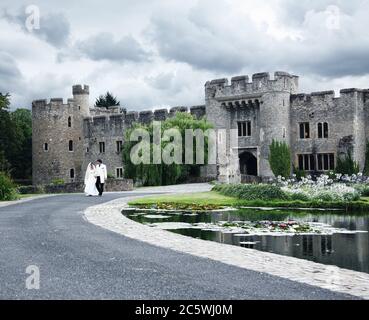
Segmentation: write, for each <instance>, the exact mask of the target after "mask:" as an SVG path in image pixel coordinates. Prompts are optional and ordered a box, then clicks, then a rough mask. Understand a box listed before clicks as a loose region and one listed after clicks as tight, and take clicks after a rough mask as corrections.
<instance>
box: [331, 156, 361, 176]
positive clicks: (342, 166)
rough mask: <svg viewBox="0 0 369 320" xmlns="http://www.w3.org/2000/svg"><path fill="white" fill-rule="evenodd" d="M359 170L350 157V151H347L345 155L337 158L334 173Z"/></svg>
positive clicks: (349, 172)
mask: <svg viewBox="0 0 369 320" xmlns="http://www.w3.org/2000/svg"><path fill="white" fill-rule="evenodd" d="M359 171H360V168H359V164H358V163H357V162H356V161H354V159H352V156H351V152H348V153H347V155H346V156H345V157H338V158H337V166H336V170H335V172H336V173H340V174H348V175H352V174H357V173H359Z"/></svg>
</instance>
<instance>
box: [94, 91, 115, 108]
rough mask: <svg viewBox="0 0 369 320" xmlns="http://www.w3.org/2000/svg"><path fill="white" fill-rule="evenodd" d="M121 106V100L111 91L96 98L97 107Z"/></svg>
mask: <svg viewBox="0 0 369 320" xmlns="http://www.w3.org/2000/svg"><path fill="white" fill-rule="evenodd" d="M115 106H120V101H117V98H116V97H114V96H113V95H112V94H111V93H110V92H109V91H108V92H107V93H106V94H105V95H101V96H100V97H98V98H97V99H96V102H95V107H97V108H106V109H109V108H110V107H115Z"/></svg>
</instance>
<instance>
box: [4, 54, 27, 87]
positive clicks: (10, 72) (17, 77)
mask: <svg viewBox="0 0 369 320" xmlns="http://www.w3.org/2000/svg"><path fill="white" fill-rule="evenodd" d="M22 82H23V76H22V73H21V72H20V70H19V68H18V66H17V63H16V61H15V60H14V59H13V58H12V57H11V56H10V55H9V54H7V53H6V52H3V51H0V92H3V93H4V92H12V91H13V90H17V89H19V87H21V86H22Z"/></svg>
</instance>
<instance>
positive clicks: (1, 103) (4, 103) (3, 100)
mask: <svg viewBox="0 0 369 320" xmlns="http://www.w3.org/2000/svg"><path fill="white" fill-rule="evenodd" d="M9 98H10V95H9V93H6V94H5V95H3V94H2V93H1V92H0V111H1V110H5V109H8V108H9V105H10V101H9Z"/></svg>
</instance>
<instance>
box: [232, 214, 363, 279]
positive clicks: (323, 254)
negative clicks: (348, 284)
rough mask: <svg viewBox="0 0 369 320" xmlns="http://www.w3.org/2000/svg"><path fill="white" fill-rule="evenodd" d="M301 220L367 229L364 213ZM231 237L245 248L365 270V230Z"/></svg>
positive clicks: (351, 228) (311, 217)
mask: <svg viewBox="0 0 369 320" xmlns="http://www.w3.org/2000/svg"><path fill="white" fill-rule="evenodd" d="M303 220H306V221H319V222H322V223H327V224H330V225H332V226H334V227H337V228H346V229H349V230H369V225H368V217H355V216H338V215H324V216H309V217H305V219H303ZM245 239H247V240H245ZM233 240H234V241H235V242H236V243H237V244H239V245H241V246H242V247H245V248H250V249H257V250H262V251H267V252H273V253H278V254H283V255H288V256H293V257H296V258H301V259H309V260H312V261H316V262H319V263H324V264H330V265H337V266H339V267H343V268H350V269H355V270H359V271H364V272H369V237H368V234H367V233H356V234H355V233H353V234H350V233H348V234H345V233H337V234H333V235H319V234H316V235H295V236H269V235H266V236H247V237H241V238H238V239H233ZM244 241H247V242H256V243H255V244H246V245H245V244H240V242H244ZM236 243H235V244H236Z"/></svg>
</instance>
